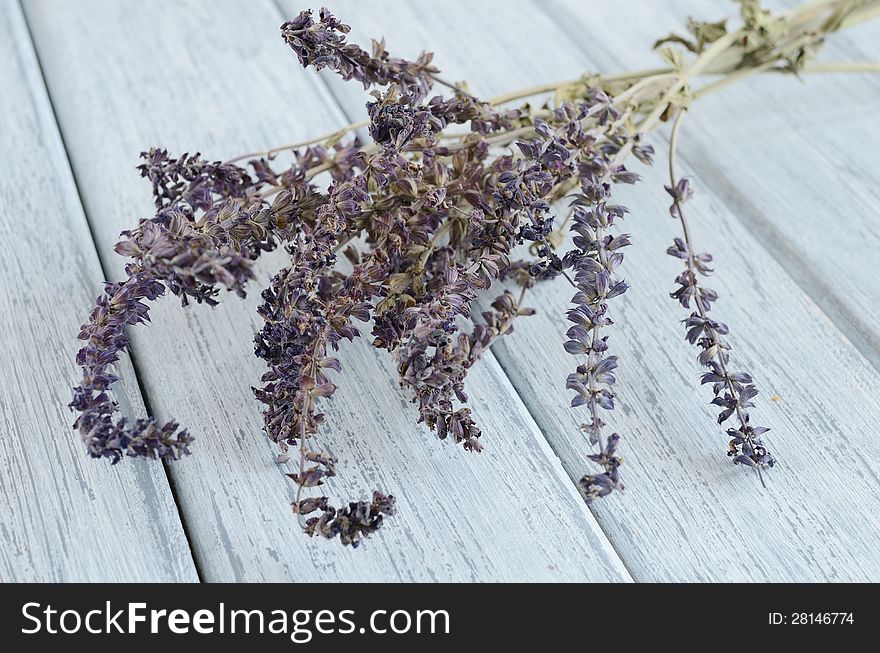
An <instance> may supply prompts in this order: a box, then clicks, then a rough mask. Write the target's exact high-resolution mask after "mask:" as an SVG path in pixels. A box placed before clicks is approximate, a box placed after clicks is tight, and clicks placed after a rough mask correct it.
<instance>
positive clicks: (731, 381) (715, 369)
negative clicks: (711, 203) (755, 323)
mask: <svg viewBox="0 0 880 653" xmlns="http://www.w3.org/2000/svg"><path fill="white" fill-rule="evenodd" d="M684 116H685V111H684V110H681V111H680V112H679V114H678V116H677V117H676V121H675V124H674V125H673V131H672V139H671V141H670V146H669V178H670V184H669V186H667V187H666V192H667V193H669V195H670V196H671V197H672V205H671V206H670V208H669V213H670V215H671V216H672V217H673V218H676V219H677V220H678V221H679V222H680V223H681V227H682V234H683V237H682V238H676V239H675V241H674V242H673V245H672V246H671V247H669V249H667V250H666V252H667V254H669V255H670V256H674V257H675V258H678V259H681V260H683V261H684V266H685V267H684V271H683V272H682V273H681V274H679V275H678V276H677V277H676V279H675V282H676V283H677V284H678V288H677V289H676V290H675V291H674V292H672V293H670V296H671V297H672V298H673V299H676V300H678V302H679V304H681V305H682V307H684V308H688V309H689V308H691V303H693V306H694V309H696V310H694V311H693V312H692V313H691V314H690V317H688V318H687V319H685V320H683V322H684V325H685V327H686V329H687V333H686V336H685V338H686V339H687V341H688V342H689V343H691V344H692V345H696V346H697V347H699V348H700V354H699V356H698V360H699V362H700V365H702V366H703V367H706V368H708V371H707V372H705V373H704V374H703V376H702V379H701V381H700V382H701V383H702V384H710V383H711V384H712V392H713V394H714V395H715V397H714V399H712V404H713V405H715V406H718V407H720V408H721V412H720V413H719V415H718V423H719V424H723V423H724V422H726V421H727V420H729V419H730V418H731V417H735V420H736V426H735V427H733V428H729V429H727V434H728V436H730V442H729V444H728V451H727V455H728V456H730V457H732V458H733V462H734V463H736V464H740V465H745V466H746V467H750V468H753V469H756V470H757V472H758V475H759V477H761V482H762V483H763V482H764V481H763V477H762V476H761V470H762V469H764V468H767V467H773V465H775V464H776V461H775V459H774V458H773V456H771V455H770V452H769V451H768V450H767V447H766V446H765V445H764V442H763V441H762V440H761V436H762V435H763V434H764V433H766V432H767V431H769V430H770V429H768V428H766V427H763V426H755V425H753V424H752V423H751V420H750V415H749V411H748V409H749V408H752V407H754V403H753V402H752V399H753V398H754V397H756V396H757V394H758V390H757V388H755V386H754V384H753V382H752V377H751V375H750V374H748V373H746V372H733V371H731V370H730V344H729V343H728V342H727V340H725V339H724V338H723V337H722V336H726V335H728V333H729V332H730V330H729V329H728V327H727V325H726V324H724V323H723V322H718V321H716V320H714V319H712V318H710V317H709V312H710V310H711V308H712V304H713V302H715V301H716V300H717V299H718V293H717V292H715V291H714V290H712V289H711V288H707V287H706V286H704V285H703V284H702V283H701V282H700V278H701V277H706V276H709V275H710V274H711V273H712V269H711V268H710V267H709V263H711V262H712V256H711V255H710V254H707V253H705V252H697V251H696V250H695V249H694V245H693V239H692V237H691V232H690V228H689V226H688V222H687V218H686V217H685V214H684V208H683V206H684V203H685V202H686V201H687V200H688V199H689V198H690V197H691V195H692V194H693V190H692V187H691V183H690V180H688V179H686V178H677V177H676V175H675V154H676V145H677V141H678V129H679V126H680V125H681V121H682V119H683V118H684Z"/></svg>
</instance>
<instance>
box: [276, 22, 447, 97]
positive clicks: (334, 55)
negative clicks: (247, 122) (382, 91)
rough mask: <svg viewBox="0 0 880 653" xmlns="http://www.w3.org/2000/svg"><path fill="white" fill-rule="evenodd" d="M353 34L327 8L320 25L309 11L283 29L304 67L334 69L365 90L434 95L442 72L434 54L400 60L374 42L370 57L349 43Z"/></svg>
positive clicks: (283, 33)
mask: <svg viewBox="0 0 880 653" xmlns="http://www.w3.org/2000/svg"><path fill="white" fill-rule="evenodd" d="M350 31H351V28H350V27H349V26H348V25H346V24H344V23H342V22H340V21H339V20H337V19H336V17H334V16H333V14H331V13H330V12H329V11H328V10H327V9H326V8H322V9H321V11H320V12H318V20H317V22H316V21H315V20H314V18H313V17H312V12H311V11H310V10H309V11H303V12H301V13H300V14H299V16H297V17H296V18H294V19H293V20H291V21H288V22H286V23H284V24H283V25H282V26H281V34H282V36H283V37H284V40H285V42H286V43H287V44H288V45H289V46H290V48H291V49H292V50H293V51H294V52H295V53H296V56H297V57H299V61H300V63H301V64H302V65H303V66H304V67H308V66H313V67H314V68H315V70H321V69H322V68H331V69H333V70H334V71H336V72H337V73H338V74H339V75H340V76H341V77H342V79H346V80H348V79H355V80H357V81H359V82H361V83H363V85H364V88H368V87H369V86H373V85H377V86H385V85H387V84H391V83H395V84H398V85H399V86H400V87H401V90H402V91H403V92H404V93H405V94H407V95H412V96H414V97H415V98H422V97H424V96H426V95H427V94H428V93H429V92H430V90H431V84H432V76H433V75H435V74H436V73H437V72H439V71H438V70H437V69H436V68H435V67H434V66H432V65H431V60H432V59H433V55H432V54H430V53H426V52H423V53H422V54H421V55H420V56H419V58H418V59H416V61H407V60H405V59H398V58H396V57H392V56H390V55H389V54H388V52H387V51H386V50H385V43H384V42H383V41H373V50H372V52H371V53H370V52H367V51H365V50H362V49H361V48H360V47H358V46H357V45H355V44H353V43H348V42H347V40H346V35H347V34H348V33H349V32H350Z"/></svg>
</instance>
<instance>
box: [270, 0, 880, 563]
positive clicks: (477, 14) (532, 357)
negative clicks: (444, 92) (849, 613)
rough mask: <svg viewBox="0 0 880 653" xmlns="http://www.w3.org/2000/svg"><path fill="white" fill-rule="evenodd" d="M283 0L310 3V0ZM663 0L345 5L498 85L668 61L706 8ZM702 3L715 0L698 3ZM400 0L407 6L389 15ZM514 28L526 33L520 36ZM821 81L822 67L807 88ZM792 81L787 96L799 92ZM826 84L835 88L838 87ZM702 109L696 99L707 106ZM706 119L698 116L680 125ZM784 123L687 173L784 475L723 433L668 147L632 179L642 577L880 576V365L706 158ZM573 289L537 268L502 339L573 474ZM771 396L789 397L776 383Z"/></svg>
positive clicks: (625, 500)
mask: <svg viewBox="0 0 880 653" xmlns="http://www.w3.org/2000/svg"><path fill="white" fill-rule="evenodd" d="M648 4H650V5H651V7H653V10H651V9H648V8H647V6H646V5H648ZM695 4H699V5H700V6H703V5H705V3H695ZM282 5H283V6H285V7H286V8H287V9H288V10H289V11H290V12H292V11H294V10H295V8H294V3H287V2H284V3H282ZM658 5H659V3H635V2H622V3H613V4H611V3H607V4H603V3H581V2H575V1H571V2H554V3H536V4H534V5H529V4H527V3H524V2H521V3H506V6H507V7H508V10H507V11H504V12H498V11H497V10H496V9H495V8H493V7H492V6H490V5H489V4H488V3H465V2H460V3H448V2H447V3H444V4H443V6H442V7H440V6H437V5H433V4H431V5H427V4H419V5H415V4H405V5H404V4H400V3H391V2H385V3H376V2H372V3H370V5H369V7H365V6H364V5H363V4H362V3H358V2H354V1H348V2H337V3H335V4H334V9H335V10H336V11H338V13H339V15H340V16H342V17H343V18H344V19H345V20H346V21H347V22H350V23H351V24H352V27H353V34H354V35H355V38H357V39H364V38H366V37H368V36H380V35H384V36H385V37H386V39H387V42H388V47H389V49H391V50H392V51H393V52H395V53H398V54H400V55H401V56H413V55H415V54H417V53H418V51H420V50H421V49H423V48H425V49H429V50H432V51H434V52H435V53H436V57H435V62H436V63H437V64H438V65H439V66H440V67H441V69H443V70H444V73H445V76H446V77H447V78H449V79H452V80H458V79H467V80H468V81H469V82H470V83H471V88H472V89H473V90H474V91H475V92H477V93H478V94H480V95H483V96H487V95H492V94H495V93H499V92H502V91H506V90H510V89H513V88H519V87H522V86H528V85H530V84H534V83H538V82H540V81H543V80H546V79H547V78H559V79H566V78H570V77H576V76H577V75H578V74H579V73H580V72H582V71H584V70H590V71H599V70H607V71H611V72H617V71H620V70H625V69H629V68H633V67H643V66H644V65H646V63H647V65H656V64H652V61H651V59H650V52H649V51H648V48H649V44H650V43H651V42H652V41H653V39H654V38H656V37H657V36H660V35H664V34H666V33H668V32H669V31H670V30H672V29H675V28H679V27H680V25H681V24H682V23H683V21H684V18H685V16H686V15H687V13H688V11H689V9H688V8H687V7H685V5H684V4H683V3H675V8H677V9H678V10H679V11H677V12H676V13H672V12H671V11H668V10H666V9H664V8H663V7H661V6H658ZM450 7H452V11H450ZM690 9H692V10H693V11H692V13H695V14H698V15H702V14H705V9H704V10H703V11H702V12H700V8H699V7H696V8H695V5H694V4H692V5H691V7H690ZM392 12H393V13H394V15H395V20H394V21H389V20H387V19H386V17H387V16H388V15H390V14H391V13H392ZM722 15H723V14H722ZM525 16H528V19H527V20H525V19H524V17H525ZM620 25H627V26H628V27H627V32H626V43H627V44H633V45H632V47H621V40H620V36H619V34H620V32H619V29H618V27H619V26H620ZM489 26H492V28H491V29H490V28H489ZM844 38H845V37H844ZM510 43H518V44H527V46H526V45H523V47H517V48H512V47H510V45H509V44H510ZM630 53H640V54H638V55H635V54H632V55H631V54H630ZM830 79H831V78H828V80H830ZM808 81H809V82H812V78H810V79H809V80H808ZM748 83H750V82H744V83H743V86H745V85H747V84H748ZM763 83H765V84H771V81H767V82H763ZM837 83H840V82H839V81H838V82H837ZM328 85H329V86H330V87H331V88H332V89H333V92H334V94H335V95H336V97H337V98H339V100H340V101H341V102H342V103H343V106H345V107H346V108H347V112H348V113H349V116H350V117H351V118H352V119H353V120H354V119H359V118H360V117H361V116H362V110H360V111H361V112H360V113H359V108H360V106H361V105H362V102H363V96H362V94H359V93H358V92H357V91H354V92H353V91H351V90H350V89H344V88H343V87H342V85H341V84H339V83H338V82H337V81H336V80H335V79H328ZM809 88H810V83H807V84H806V85H805V89H806V90H805V91H804V93H807V92H808V89H809ZM729 92H730V93H736V91H734V90H731V91H729ZM777 95H778V96H779V98H780V99H779V100H778V101H779V103H780V106H781V105H782V104H783V103H784V102H785V101H784V91H783V90H781V89H780V90H778V92H777ZM820 95H821V91H820ZM801 97H806V95H803V96H801ZM874 98H875V100H876V94H875V96H874ZM738 99H739V98H737V100H738ZM813 101H814V102H820V103H821V97H820V98H817V99H816V98H814V100H813ZM728 104H729V101H728ZM747 105H748V103H747ZM719 107H720V105H718V104H716V105H715V113H714V114H713V120H714V124H715V125H716V127H715V130H716V132H717V134H716V136H717V138H721V134H722V132H723V129H724V127H725V126H726V125H729V124H730V123H733V122H736V120H734V119H732V118H731V117H727V118H726V119H725V118H724V117H723V115H722V114H721V112H720V109H719ZM734 110H736V109H734ZM829 110H830V109H829ZM700 111H701V109H700V107H699V106H697V107H695V109H694V111H693V114H694V116H696V115H698V114H699V112H700ZM803 111H804V112H805V113H806V112H807V111H808V108H807V107H804V109H803ZM738 112H739V113H740V114H741V113H744V112H743V111H742V109H739V110H738ZM748 113H750V115H751V109H749V112H748ZM739 118H740V116H737V117H736V119H739ZM760 120H761V115H760V114H757V113H755V115H754V117H753V118H750V121H751V122H752V123H758V122H760ZM686 125H687V124H686ZM691 128H693V123H692V124H691ZM863 129H868V126H867V125H866V126H865V127H863ZM829 131H833V130H829ZM689 134H690V130H689V129H687V128H686V129H685V132H684V133H683V138H689V137H690V136H689ZM771 135H772V130H771V132H770V133H759V134H756V133H754V132H752V133H749V132H748V131H746V130H737V131H736V139H737V145H736V148H737V150H739V151H741V152H742V155H741V157H740V158H738V159H730V158H728V149H722V150H720V152H721V153H722V155H721V156H719V150H717V149H716V150H715V155H714V156H713V157H712V159H711V161H701V164H700V167H699V168H698V169H697V170H693V169H689V168H690V167H689V166H687V163H689V160H688V159H687V157H685V167H686V168H688V169H687V174H693V175H695V176H696V178H697V187H698V188H699V189H700V192H699V194H698V196H697V198H696V199H695V200H694V202H693V204H692V205H691V206H690V212H691V214H692V216H693V217H692V220H693V221H694V222H695V223H696V224H695V232H696V238H697V240H698V242H699V243H700V245H701V246H702V247H703V248H705V249H707V250H709V251H711V252H713V253H714V254H715V255H716V260H717V268H718V270H719V272H718V275H717V277H716V278H715V279H714V286H713V287H715V288H717V289H718V290H719V292H720V293H721V301H720V302H719V304H718V308H717V311H716V312H717V317H719V318H720V319H723V320H724V321H725V322H728V323H729V324H731V326H732V329H733V336H732V338H731V340H732V344H733V345H734V348H735V350H734V356H735V363H736V364H737V365H739V366H740V367H742V368H744V369H749V370H751V371H752V372H753V373H754V374H755V376H756V380H757V382H758V384H759V387H760V388H761V389H762V390H763V393H762V395H761V397H760V399H761V403H760V406H759V408H758V409H757V410H756V412H755V416H756V417H757V418H758V420H759V421H760V422H761V423H767V424H769V425H771V426H772V427H773V431H772V432H771V433H770V434H768V436H767V440H768V442H769V444H770V445H771V447H772V450H773V451H774V453H776V454H777V456H778V457H779V459H780V461H781V463H780V465H779V466H778V467H777V468H776V469H774V470H773V471H772V472H771V473H770V474H769V475H768V476H769V488H768V489H767V490H762V489H761V487H760V485H759V484H758V482H757V479H755V478H754V477H753V476H752V475H750V474H748V473H747V472H745V471H744V470H742V469H739V468H734V467H733V466H731V465H730V464H728V463H727V460H726V458H725V456H724V450H725V443H726V437H725V436H724V434H723V432H722V431H721V430H720V429H719V428H718V427H717V426H716V425H715V424H714V413H713V411H712V410H711V407H710V406H708V405H707V403H708V399H709V398H710V396H707V392H708V390H707V389H706V388H701V387H700V386H699V385H698V382H699V375H700V370H699V368H698V366H697V364H696V362H695V352H694V351H692V350H691V349H690V348H689V346H688V345H687V344H686V343H685V342H684V340H683V337H682V336H683V331H682V328H681V325H680V324H678V321H679V320H680V319H682V318H683V317H685V315H684V314H683V309H680V308H679V307H678V306H677V304H676V303H675V302H673V301H672V300H670V299H669V298H668V293H669V291H670V290H671V289H672V287H673V279H674V277H675V275H676V274H677V272H678V262H677V261H676V260H674V259H672V258H670V257H668V256H666V255H665V253H664V252H665V249H666V247H667V246H668V244H670V243H671V240H672V238H673V237H674V236H676V235H678V234H677V232H676V224H675V223H674V222H672V221H671V220H670V219H669V217H668V213H667V200H668V196H666V194H665V192H664V191H663V188H662V187H663V184H664V183H665V177H664V166H663V164H662V160H661V162H659V163H658V165H657V166H656V167H655V168H654V169H646V170H640V172H643V173H644V176H645V178H644V181H643V183H642V184H641V185H640V186H639V187H637V188H635V189H633V190H632V192H626V193H625V194H621V199H622V201H623V202H624V203H625V204H627V205H628V206H629V207H630V208H631V209H632V215H631V216H629V217H628V219H627V225H626V229H627V231H630V232H632V233H633V238H634V241H635V243H636V244H635V246H634V247H632V248H631V251H629V252H628V255H627V263H626V265H625V270H626V277H627V279H628V281H630V282H631V283H632V286H633V288H632V289H631V291H630V292H629V293H628V294H627V295H626V296H625V297H624V298H623V299H622V300H620V301H618V302H617V306H616V307H612V309H613V310H614V311H615V312H614V315H613V317H614V319H615V322H616V325H615V327H614V332H613V334H612V336H611V342H612V347H613V349H614V350H615V351H616V353H618V354H619V355H620V356H621V358H622V367H621V369H620V374H619V386H618V396H619V403H620V407H619V409H618V411H617V414H616V415H615V416H614V420H613V423H612V427H613V428H615V429H616V430H619V431H620V432H621V433H622V434H623V435H624V437H625V438H626V440H625V442H626V444H625V445H624V446H625V452H624V455H625V456H626V467H625V474H626V479H627V481H628V483H627V485H628V488H629V490H628V492H627V493H626V495H625V496H622V497H618V498H615V499H611V500H609V501H606V502H601V503H599V504H597V506H596V510H595V512H596V515H597V517H598V518H599V520H600V523H601V524H602V527H603V529H605V530H606V532H607V533H608V534H609V537H610V538H611V541H612V542H613V544H614V546H615V548H616V549H617V551H618V553H620V555H621V556H622V557H623V559H624V561H625V562H626V564H627V567H628V568H629V569H630V570H631V572H632V574H633V576H634V578H636V579H637V580H822V579H827V580H854V579H871V580H877V579H878V578H880V554H878V552H877V551H876V547H875V543H876V541H877V536H878V533H880V521H878V515H880V505H878V503H880V502H878V498H877V489H878V460H877V456H876V436H875V434H874V427H873V425H874V424H876V422H877V419H878V417H880V409H878V406H877V401H876V396H877V392H878V390H880V382H878V375H877V372H876V370H875V369H874V368H872V367H871V365H870V364H869V363H868V362H867V361H866V359H865V358H864V357H863V356H862V355H860V353H859V351H857V349H856V348H854V347H853V346H852V344H851V343H850V342H849V341H848V340H847V338H846V337H845V336H844V334H843V333H842V332H841V330H840V328H839V324H837V323H836V320H835V321H832V320H831V319H829V318H828V317H827V316H826V315H825V314H823V313H822V312H821V310H819V308H817V306H816V304H815V303H814V301H813V300H812V299H811V297H810V296H809V295H808V294H806V293H804V292H803V290H802V289H801V287H800V286H799V283H798V282H797V281H796V280H795V279H794V278H793V275H796V274H797V273H796V271H794V270H788V269H786V267H785V261H778V260H776V257H775V251H774V250H773V249H772V248H771V247H767V246H766V245H767V243H765V242H762V239H761V238H760V234H755V233H753V230H752V228H751V225H750V224H749V223H748V222H745V221H743V220H741V219H740V217H741V216H740V214H741V206H740V204H737V203H736V202H735V201H733V200H734V199H735V198H731V197H726V196H723V195H722V193H721V191H719V190H716V188H715V186H714V185H713V183H712V179H711V178H710V177H708V176H704V172H703V164H704V163H705V164H707V165H710V169H715V170H717V171H718V174H719V175H721V174H725V173H726V172H727V170H728V166H733V167H734V168H736V169H737V170H739V171H742V169H743V168H744V167H746V166H747V165H749V162H750V161H751V160H752V159H754V158H755V157H756V156H757V157H762V156H764V155H765V154H764V153H765V151H766V150H767V149H768V145H767V142H768V138H770V136H771ZM655 142H656V144H657V146H658V148H657V149H658V154H659V156H661V157H662V156H663V155H664V154H665V152H666V149H665V142H664V140H663V136H662V135H658V136H655ZM841 155H842V154H841ZM791 158H792V161H791V164H790V165H791V169H792V170H797V169H799V168H798V167H797V166H799V163H798V162H797V158H798V156H797V155H792V157H791ZM817 165H818V164H817ZM817 169H818V168H817ZM777 173H778V171H777V172H774V171H773V170H772V169H770V168H764V169H763V172H762V173H761V174H758V175H757V176H758V177H760V178H765V179H767V180H768V181H767V182H762V183H763V184H765V189H766V190H765V192H767V193H769V192H770V191H771V190H773V191H775V192H776V193H777V194H781V192H782V191H783V190H785V189H787V188H790V189H791V193H792V194H797V193H798V187H797V186H788V185H786V186H783V187H782V188H780V187H779V186H778V185H774V186H771V185H770V184H772V183H773V182H774V181H775V179H777V178H778V176H779V175H778V174H777ZM793 174H794V173H793ZM869 175H870V172H869V171H868V172H865V173H863V174H862V175H861V177H856V178H854V179H852V180H851V181H850V182H849V183H850V185H859V186H860V188H862V189H865V190H862V191H860V192H863V193H870V192H874V191H875V190H876V189H874V188H873V187H872V185H871V184H870V176H869ZM787 184H788V182H787ZM827 191H828V194H829V197H827V198H826V203H828V204H833V203H834V202H847V201H849V200H850V199H851V198H849V197H848V191H847V190H846V189H840V190H839V191H838V192H839V194H838V193H837V192H834V191H833V190H831V189H827ZM831 197H833V198H834V199H833V200H832V199H831ZM812 233H814V234H815V232H812ZM808 235H809V233H808V234H806V235H804V236H803V237H804V238H806V237H808ZM756 236H757V237H756ZM792 246H793V247H794V246H795V245H792ZM873 251H874V252H876V248H875V249H874V250H873ZM866 263H867V260H863V261H862V265H865V264H866ZM570 295H571V290H570V288H569V287H567V286H566V285H565V284H562V283H559V284H547V285H542V286H540V287H539V288H538V289H537V290H536V291H535V292H534V293H531V297H530V302H531V304H532V305H534V306H536V307H537V308H538V309H539V316H538V317H535V318H529V319H528V320H524V321H522V322H521V323H520V324H519V325H518V327H517V333H516V334H514V335H513V336H512V337H511V338H510V339H509V340H507V341H506V342H505V341H502V342H500V343H499V344H498V345H497V346H496V347H495V352H496V355H497V357H498V359H499V361H500V362H501V364H502V366H503V367H504V369H505V371H506V372H507V374H508V376H509V377H510V379H511V380H512V381H513V383H514V386H515V387H516V389H517V391H518V392H519V394H520V396H521V397H522V398H523V400H524V401H525V403H526V405H527V406H528V408H529V410H530V411H531V412H532V414H533V415H534V417H535V419H536V420H537V422H538V424H539V426H540V427H541V428H542V430H543V431H544V433H545V435H546V436H547V438H548V439H549V440H550V442H551V445H552V446H553V448H554V450H555V451H556V452H557V453H558V454H559V455H560V457H561V458H562V460H563V463H564V464H565V466H566V469H567V470H568V471H569V473H570V475H571V477H572V478H573V479H576V478H579V477H580V476H581V475H582V474H583V473H584V471H585V469H587V468H586V465H585V462H584V456H585V454H586V453H587V447H586V446H585V443H584V441H583V439H582V437H581V436H580V434H579V432H578V428H577V427H578V424H579V423H580V422H581V421H583V419H584V417H583V415H578V414H577V412H573V411H571V410H570V409H568V407H567V403H568V397H567V396H566V393H565V392H564V391H563V390H561V388H562V386H563V384H564V379H565V376H566V374H567V373H568V372H569V371H570V368H571V367H572V366H573V363H572V361H573V359H572V358H571V357H570V356H568V355H567V354H565V353H564V352H562V350H561V347H560V346H559V345H554V344H553V343H554V342H558V343H561V342H562V340H563V336H562V334H563V333H564V331H565V328H566V324H565V321H564V318H563V317H562V313H563V311H564V309H565V307H566V306H567V303H568V299H569V296H570ZM832 379H833V381H832ZM556 388H558V389H560V390H558V391H554V390H553V389H556ZM771 396H773V397H777V400H776V401H770V400H769V399H768V398H769V397H771Z"/></svg>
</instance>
